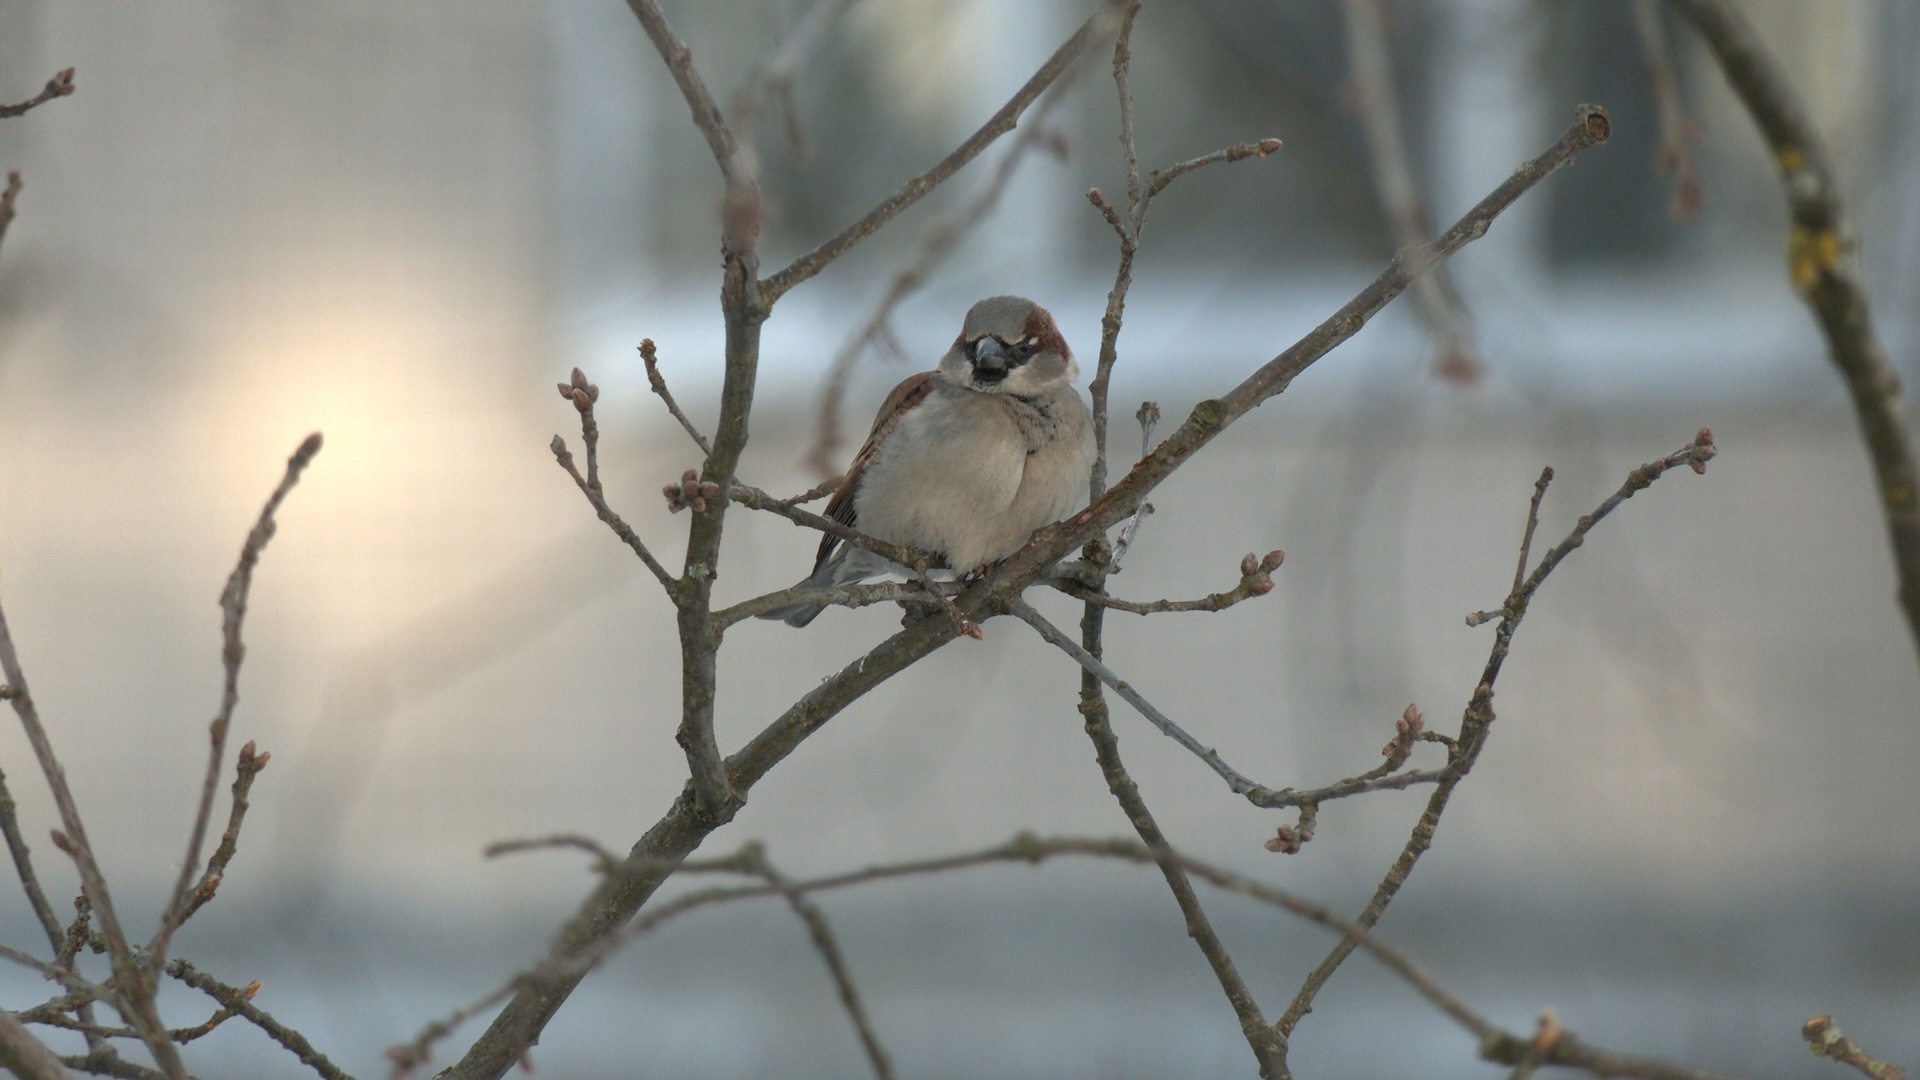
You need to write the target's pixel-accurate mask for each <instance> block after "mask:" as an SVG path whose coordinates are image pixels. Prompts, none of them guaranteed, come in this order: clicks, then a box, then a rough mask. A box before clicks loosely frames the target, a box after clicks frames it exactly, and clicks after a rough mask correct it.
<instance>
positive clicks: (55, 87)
mask: <svg viewBox="0 0 1920 1080" xmlns="http://www.w3.org/2000/svg"><path fill="white" fill-rule="evenodd" d="M71 93H73V69H72V68H68V69H66V70H65V71H62V72H59V73H57V74H55V75H54V77H53V78H51V79H48V80H47V85H46V87H45V88H44V89H42V90H41V91H40V92H39V93H37V94H35V95H33V96H32V97H30V98H28V99H27V100H25V101H23V102H21V103H20V104H18V105H0V119H5V118H7V117H12V116H25V115H26V113H27V110H29V109H33V108H37V107H38V106H41V105H45V104H46V103H47V102H49V101H52V100H53V99H54V98H62V97H66V96H67V95H68V94H71Z"/></svg>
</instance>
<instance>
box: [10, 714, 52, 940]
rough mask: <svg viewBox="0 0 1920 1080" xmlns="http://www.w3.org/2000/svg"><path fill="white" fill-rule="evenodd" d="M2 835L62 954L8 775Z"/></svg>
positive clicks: (47, 931)
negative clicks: (21, 829) (24, 834)
mask: <svg viewBox="0 0 1920 1080" xmlns="http://www.w3.org/2000/svg"><path fill="white" fill-rule="evenodd" d="M7 696H11V695H10V694H9V695H7ZM0 833H3V834H5V836H6V839H7V851H8V853H9V854H11V855H12V856H13V868H14V870H15V871H17V872H18V873H19V875H20V888H21V891H23V892H25V893H26V894H27V904H28V905H29V906H30V907H32V908H33V915H34V918H36V919H38V920H39V921H40V929H41V930H42V931H43V932H44V933H45V934H46V935H47V943H48V944H49V945H51V946H52V947H53V948H54V950H55V951H58V950H59V948H60V943H61V941H63V940H64V939H65V935H64V934H63V933H62V931H61V929H60V918H59V916H57V915H55V914H54V913H53V904H52V903H50V902H49V901H48V900H47V893H46V890H44V889H42V888H41V887H40V878H39V877H38V876H37V875H36V874H35V873H34V871H33V853H32V852H31V851H30V850H28V848H27V839H26V837H25V836H22V835H21V833H20V815H19V808H18V807H17V806H15V805H14V801H13V792H12V791H10V790H9V789H8V788H7V775H6V773H4V772H0Z"/></svg>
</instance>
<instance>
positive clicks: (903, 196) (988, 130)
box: [629, 0, 1124, 304]
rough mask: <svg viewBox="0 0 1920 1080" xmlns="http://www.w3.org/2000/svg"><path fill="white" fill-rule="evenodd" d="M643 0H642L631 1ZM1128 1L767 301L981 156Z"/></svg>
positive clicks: (779, 279) (1107, 12) (1101, 14)
mask: <svg viewBox="0 0 1920 1080" xmlns="http://www.w3.org/2000/svg"><path fill="white" fill-rule="evenodd" d="M629 2H631V3H639V2H640V0H629ZM1123 3H1124V0H1105V2H1104V3H1102V4H1101V6H1100V9H1099V10H1098V11H1095V12H1094V13H1093V14H1092V15H1091V16H1089V17H1088V18H1087V21H1086V22H1084V23H1081V24H1080V29H1079V30H1077V31H1075V32H1074V34H1073V36H1072V37H1070V38H1068V39H1067V41H1066V43H1065V44H1063V45H1061V46H1060V48H1058V49H1056V50H1055V51H1054V54H1053V55H1052V56H1051V57H1048V58H1047V62H1046V63H1045V64H1042V65H1041V66H1040V70H1039V71H1036V72H1034V73H1033V77H1032V78H1030V79H1028V80H1027V82H1026V84H1025V85H1024V86H1022V87H1021V88H1020V89H1019V90H1018V91H1016V92H1015V93H1014V95H1013V97H1012V98H1011V99H1009V100H1008V101H1007V103H1006V104H1005V105H1002V106H1001V107H1000V109H999V111H998V112H995V113H994V114H993V116H992V117H990V118H988V120H987V122H986V123H985V124H982V125H981V126H980V129H979V130H978V131H976V132H974V133H973V134H972V135H971V136H969V137H968V138H967V141H966V142H963V143H961V144H960V145H959V146H958V147H956V148H955V149H954V151H953V153H951V154H948V155H947V156H946V157H945V158H942V159H941V160H940V162H939V164H937V165H935V166H934V167H933V168H931V169H928V170H927V171H926V172H923V173H921V174H920V175H919V176H916V177H914V178H913V179H911V180H909V181H907V182H906V184H904V185H903V186H902V187H901V188H900V190H899V191H897V192H895V193H894V194H893V196H892V197H890V198H888V199H887V200H886V201H884V202H882V203H881V204H880V205H879V206H876V207H874V208H873V209H872V210H870V211H868V212H867V214H866V215H865V216H863V217H862V218H861V219H860V220H858V221H856V222H854V223H853V224H851V225H849V226H847V227H846V228H845V229H842V230H840V232H839V233H838V234H837V235H836V236H834V237H833V238H832V239H830V240H828V241H826V242H825V243H823V244H821V245H820V246H819V247H817V248H814V249H813V250H812V251H809V252H807V253H806V254H805V255H802V256H800V257H799V258H798V259H795V260H794V261H793V262H792V263H790V264H789V265H788V266H787V268H786V269H784V270H781V271H780V272H778V273H776V274H774V275H773V276H772V277H769V278H767V279H766V280H764V281H762V282H761V283H760V291H761V296H762V297H763V298H764V300H765V302H766V303H767V304H772V303H773V302H774V301H775V300H778V299H779V298H780V297H781V296H782V295H784V294H785V293H786V292H787V290H789V289H791V288H793V287H794V286H795V285H798V284H800V283H801V282H803V281H805V280H807V279H808V278H810V277H812V276H814V275H815V274H817V273H819V272H820V271H822V270H824V269H826V266H827V264H828V263H830V262H832V261H833V260H834V259H837V258H839V257H840V256H841V255H843V254H845V253H846V252H847V250H848V249H849V248H851V247H853V246H854V245H855V244H857V243H859V242H860V241H862V240H865V239H866V238H867V237H869V236H871V235H873V233H874V232H875V231H876V230H878V229H879V228H880V226H882V225H885V224H886V223H887V222H889V221H891V220H893V219H894V218H895V217H897V216H899V214H900V212H901V211H903V210H905V209H906V208H907V207H909V206H912V205H913V204H914V203H917V202H919V201H920V200H921V198H922V197H924V196H925V195H926V194H927V192H929V191H932V190H933V189H934V188H936V187H939V186H940V185H941V184H942V183H943V182H945V181H946V179H947V178H948V177H950V176H952V175H953V174H954V173H956V172H958V171H960V168H961V166H963V165H965V164H967V163H968V162H970V161H972V160H973V159H974V158H976V157H979V156H980V152H981V151H983V150H985V149H986V148H987V147H988V146H990V145H992V144H993V141H994V140H995V139H998V138H999V137H1000V136H1002V135H1004V134H1006V133H1007V132H1009V131H1012V130H1013V128H1014V125H1016V124H1018V123H1019V122H1020V117H1021V114H1022V113H1024V112H1026V111H1027V106H1029V105H1032V104H1033V103H1034V101H1036V100H1037V99H1038V98H1039V97H1040V95H1041V93H1043V92H1044V91H1045V90H1046V89H1047V87H1049V86H1051V85H1053V84H1054V82H1055V81H1057V80H1058V79H1059V78H1060V77H1061V76H1063V75H1065V74H1066V73H1067V72H1068V71H1069V70H1070V69H1071V68H1072V67H1073V64H1074V61H1076V60H1078V59H1079V58H1080V55H1081V54H1082V53H1084V52H1085V51H1086V50H1087V49H1088V47H1090V46H1091V45H1092V44H1093V43H1094V42H1095V41H1098V40H1099V39H1100V38H1102V37H1104V36H1105V35H1106V33H1107V32H1108V30H1109V28H1110V27H1111V26H1112V25H1113V22H1114V20H1115V9H1116V8H1118V7H1120V6H1121V5H1122V4H1123Z"/></svg>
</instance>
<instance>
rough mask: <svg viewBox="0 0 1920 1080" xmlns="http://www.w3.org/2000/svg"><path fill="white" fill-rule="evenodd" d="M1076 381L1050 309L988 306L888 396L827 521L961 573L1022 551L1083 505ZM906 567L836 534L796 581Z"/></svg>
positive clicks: (1080, 404)
mask: <svg viewBox="0 0 1920 1080" xmlns="http://www.w3.org/2000/svg"><path fill="white" fill-rule="evenodd" d="M1078 373H1079V369H1078V367H1077V366H1076V365H1075V364H1074V362H1073V354H1072V353H1071V352H1069V351H1068V349H1067V343H1066V341H1065V340H1064V339H1063V338H1061V336H1060V331H1059V328H1058V327H1056V326H1055V325H1054V322H1053V316H1051V315H1049V314H1047V312H1046V309H1044V308H1042V307H1040V306H1039V305H1037V304H1035V303H1034V302H1033V301H1031V300H1025V299H1022V298H1020V297H1017V296H992V297H988V298H987V299H985V300H982V301H980V302H979V303H977V304H975V305H973V308H972V309H971V310H969V311H968V312H967V318H966V321H965V323H964V324H963V325H962V327H961V330H960V336H959V337H958V338H955V339H954V343H953V347H952V348H951V349H949V350H947V354H946V355H945V356H944V357H942V358H941V360H940V366H939V367H937V368H935V369H934V370H933V371H925V372H921V373H920V374H918V375H914V376H912V377H910V378H908V379H907V380H906V381H905V382H902V383H901V384H900V385H899V386H896V387H894V390H893V393H891V394H888V395H887V400H886V402H885V403H884V404H882V405H881V406H880V413H879V415H878V416H876V417H875V418H874V421H873V431H872V433H871V434H869V435H868V436H867V441H866V443H865V445H863V446H861V448H860V452H859V453H858V454H855V455H854V459H853V465H852V467H850V468H849V469H848V470H847V475H846V479H845V481H844V482H843V483H842V484H841V485H840V490H839V491H837V492H835V493H834V496H833V499H832V501H830V502H829V503H827V511H826V512H827V516H828V517H831V518H833V519H834V520H836V521H839V522H841V523H842V524H845V525H849V526H852V527H853V528H856V529H859V530H860V531H861V532H864V533H866V534H868V535H870V536H873V537H876V538H878V539H881V540H886V541H889V542H891V543H895V544H904V545H907V546H909V547H915V548H919V549H921V550H923V551H927V552H931V553H934V554H937V555H940V556H942V557H943V558H945V559H946V562H947V565H948V566H949V567H952V568H953V569H954V570H955V571H958V572H964V571H967V570H971V569H973V568H975V567H978V566H982V565H985V564H987V563H992V562H996V561H998V560H1000V559H1003V558H1005V557H1007V556H1008V555H1011V554H1013V552H1014V551H1016V550H1018V549H1019V548H1020V546H1021V545H1022V544H1025V543H1026V542H1027V537H1029V536H1031V535H1033V531H1034V530H1035V529H1037V528H1039V527H1040V526H1042V525H1046V524H1050V523H1052V522H1054V521H1058V520H1059V519H1060V518H1062V517H1065V516H1066V515H1067V514H1068V513H1070V512H1072V511H1073V510H1074V509H1075V508H1076V507H1077V506H1079V505H1080V503H1081V502H1083V501H1084V500H1085V499H1086V495H1087V474H1088V471H1089V470H1090V469H1091V468H1092V466H1093V454H1094V449H1093V423H1092V419H1091V417H1090V415H1089V414H1088V412H1087V406H1086V402H1084V401H1083V400H1081V398H1080V392H1079V391H1078V390H1075V389H1074V387H1073V379H1074V377H1075V376H1076V375H1077V374H1078ZM898 569H899V567H897V566H895V565H894V564H893V563H891V562H889V561H887V560H886V559H883V558H881V557H879V556H877V555H874V554H872V553H871V552H868V551H865V550H863V549H860V548H855V547H852V546H850V545H848V544H846V543H844V542H843V541H841V540H839V539H838V538H836V537H833V536H828V537H825V538H824V539H822V540H821V542H820V551H819V554H818V556H817V557H816V558H815V560H814V565H813V573H812V574H811V575H809V576H808V577H807V579H806V580H805V581H802V582H800V584H801V585H845V584H848V583H851V582H855V581H861V580H864V579H866V578H869V577H873V576H874V575H876V574H882V573H886V572H888V571H889V570H898ZM821 610H822V609H821V608H820V607H819V606H817V605H813V604H794V605H790V606H787V607H783V608H779V609H776V610H774V611H769V612H767V613H766V614H764V615H762V616H761V618H763V619H784V620H786V622H787V623H788V624H789V625H792V626H805V625H807V624H808V623H809V622H812V621H813V618H814V616H816V615H818V614H820V611H821Z"/></svg>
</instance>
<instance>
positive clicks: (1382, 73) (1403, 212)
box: [1340, 0, 1484, 383]
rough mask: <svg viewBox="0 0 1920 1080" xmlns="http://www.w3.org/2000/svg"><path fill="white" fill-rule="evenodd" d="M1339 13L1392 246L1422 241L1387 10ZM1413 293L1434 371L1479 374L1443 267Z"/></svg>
mask: <svg viewBox="0 0 1920 1080" xmlns="http://www.w3.org/2000/svg"><path fill="white" fill-rule="evenodd" d="M1340 13H1341V15H1342V16H1344V17H1345V23H1346V41H1347V64H1348V67H1349V69H1350V70H1351V74H1352V79H1353V83H1352V88H1353V95H1354V104H1355V108H1356V110H1357V111H1358V112H1359V114H1360V125H1361V127H1362V129H1364V131H1365V132H1366V137H1367V157H1368V159H1369V163H1370V164H1371V165H1372V169H1371V170H1370V173H1371V175H1372V177H1373V189H1374V194H1375V197H1376V198H1378V199H1379V201H1380V208H1381V210H1382V211H1384V212H1385V214H1386V218H1387V226H1388V228H1389V229H1390V230H1391V231H1392V233H1393V241H1394V243H1395V244H1396V245H1397V246H1399V247H1412V246H1414V245H1416V244H1424V243H1426V242H1427V241H1428V240H1430V239H1432V237H1433V225H1432V223H1431V221H1430V220H1429V217H1428V214H1427V206H1426V201H1425V200H1424V199H1422V198H1421V197H1420V187H1419V184H1418V182H1417V181H1416V180H1415V179H1414V176H1413V165H1412V163H1411V161H1410V160H1409V157H1408V153H1407V137H1406V129H1405V125H1404V123H1403V122H1402V120H1401V115H1400V98H1399V94H1398V92H1397V91H1396V89H1395V86H1394V78H1393V61H1392V57H1391V55H1390V53H1389V50H1388V48H1387V27H1386V18H1387V16H1386V12H1385V11H1384V10H1383V6H1382V4H1381V0H1341V3H1340ZM1413 300H1414V304H1415V306H1416V307H1417V308H1418V309H1419V311H1420V318H1421V321H1422V322H1424V323H1426V324H1427V331H1428V333H1430V334H1432V335H1433V340H1434V344H1435V347H1436V351H1437V354H1438V355H1437V358H1436V360H1435V362H1434V372H1435V373H1436V374H1438V375H1440V376H1441V377H1442V378H1446V379H1451V380H1453V381H1455V382H1462V383H1472V382H1475V381H1477V380H1478V379H1479V378H1480V376H1481V373H1482V369H1483V367H1484V364H1483V363H1482V362H1481V359H1480V354H1479V350H1478V349H1477V348H1476V347H1475V346H1474V342H1473V333H1472V331H1471V330H1470V329H1469V328H1468V319H1467V315H1466V312H1465V311H1464V310H1463V309H1462V308H1463V306H1462V304H1461V302H1460V297H1459V294H1458V293H1456V292H1455V291H1454V288H1453V284H1452V281H1451V280H1450V278H1449V276H1448V274H1447V272H1446V270H1445V268H1441V269H1438V270H1436V271H1435V272H1434V273H1431V274H1428V275H1426V276H1424V277H1422V278H1421V279H1420V280H1419V281H1416V282H1414V283H1413Z"/></svg>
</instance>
